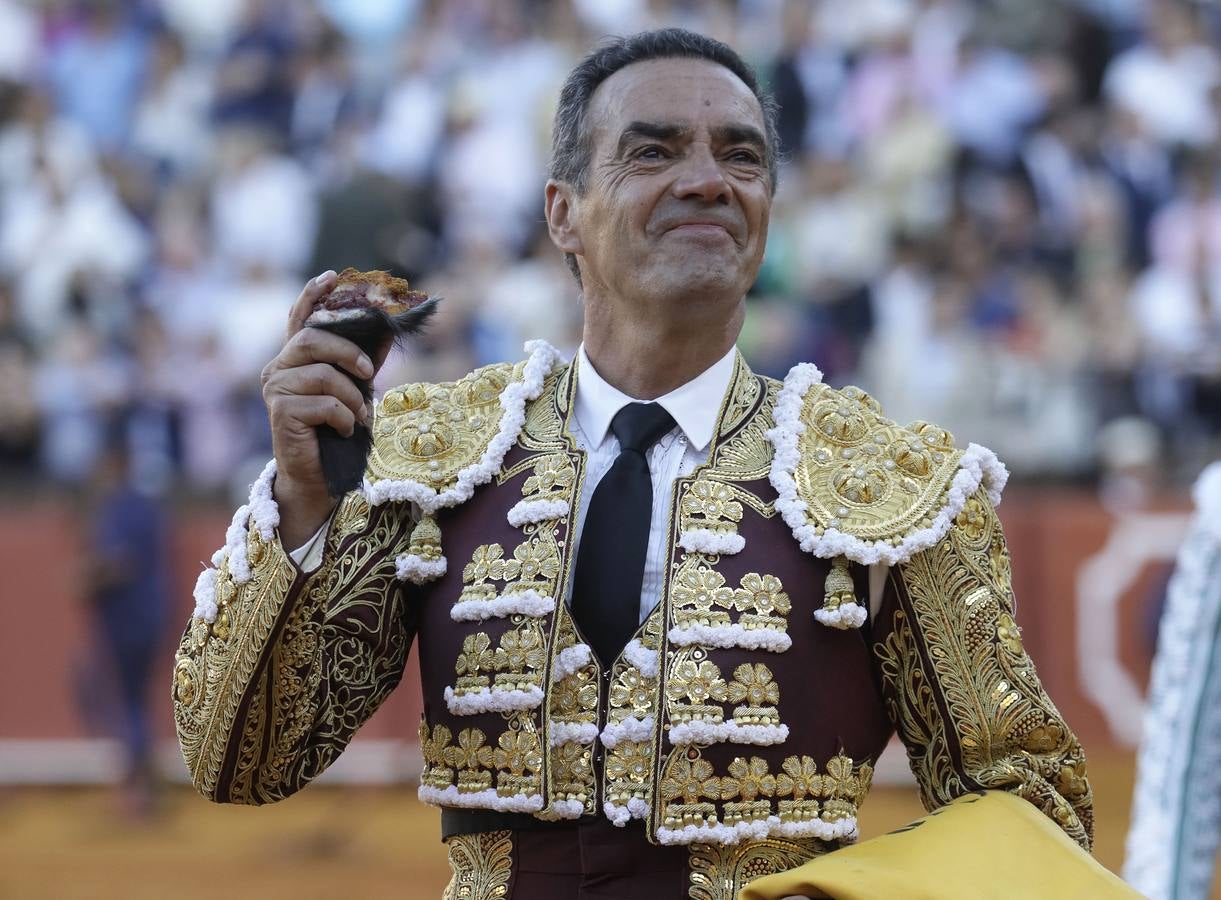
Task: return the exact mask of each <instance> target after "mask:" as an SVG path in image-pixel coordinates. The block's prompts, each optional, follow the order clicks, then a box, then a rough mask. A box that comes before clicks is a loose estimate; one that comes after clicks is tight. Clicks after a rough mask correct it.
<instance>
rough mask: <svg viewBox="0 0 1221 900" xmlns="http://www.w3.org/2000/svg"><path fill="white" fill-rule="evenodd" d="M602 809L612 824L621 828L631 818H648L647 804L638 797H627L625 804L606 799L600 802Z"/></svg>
mask: <svg viewBox="0 0 1221 900" xmlns="http://www.w3.org/2000/svg"><path fill="white" fill-rule="evenodd" d="M602 811H603V812H604V813H606V818H608V819H610V822H611V824H612V825H614V826H616V827H618V828H622V827H623V826H624V825H626V824H627V823H628V822H629V821H630V820H631V819H645V818H648V815H649V805H648V804H647V803H645V802H644V801H643V800H641V799H640V798H639V797H629V798H628V801H627V806H620V805H619V804H618V803H611V802H610V801H609V800H607V801H606V802H605V803H603V804H602Z"/></svg>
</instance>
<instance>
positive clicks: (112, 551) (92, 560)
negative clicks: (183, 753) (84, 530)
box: [83, 417, 169, 819]
mask: <svg viewBox="0 0 1221 900" xmlns="http://www.w3.org/2000/svg"><path fill="white" fill-rule="evenodd" d="M135 424H136V421H135V419H134V417H130V418H114V419H112V420H111V422H110V427H109V428H108V430H107V433H106V438H105V442H104V444H103V446H102V449H101V451H100V453H99V455H98V458H97V462H96V464H95V466H94V469H93V472H92V473H91V477H90V481H89V491H88V494H87V497H88V508H89V538H88V541H89V542H88V546H87V549H86V551H85V565H84V578H83V582H84V583H83V589H84V594H85V597H84V599H85V602H86V604H87V606H88V607H89V619H90V625H91V628H90V631H89V633H90V635H91V636H92V637H93V638H94V639H95V640H96V641H97V643H98V649H100V650H101V653H100V654H99V662H100V663H101V664H102V665H104V666H105V667H106V668H107V669H108V670H109V673H108V674H110V675H111V676H112V677H111V678H109V679H107V678H105V674H107V673H100V674H101V678H100V681H101V682H102V683H105V682H106V681H110V682H111V683H112V684H113V687H114V690H115V692H116V695H115V697H114V698H113V699H112V702H110V703H107V702H106V699H105V698H99V691H98V688H97V685H96V684H94V685H91V686H89V687H90V689H89V695H88V700H89V701H97V700H99V699H100V700H101V702H102V704H103V707H104V708H109V709H113V710H114V712H115V713H116V714H117V718H116V720H115V721H113V722H110V723H104V725H108V726H109V728H108V730H109V731H111V732H112V733H113V734H115V735H116V736H117V737H118V738H119V741H120V743H121V745H122V749H123V769H124V774H123V780H122V785H121V790H122V795H121V800H122V802H121V808H122V811H123V813H124V814H125V815H127V816H129V817H131V818H133V819H141V818H147V817H150V816H151V815H152V814H153V813H154V811H155V810H154V799H155V798H154V790H155V778H156V776H155V772H154V768H153V746H154V735H155V728H154V725H153V722H154V716H153V710H152V707H151V704H150V700H151V693H150V687H151V685H150V681H151V677H152V674H153V672H154V671H155V662H156V654H157V652H158V649H159V648H160V647H161V644H162V637H163V635H164V632H165V624H166V618H167V614H168V612H169V606H168V600H169V597H168V594H167V564H168V558H167V557H168V554H167V550H168V546H169V534H168V533H167V530H166V529H167V527H168V522H167V521H166V518H165V515H164V513H163V511H162V508H161V504H160V503H159V502H158V501H157V500H156V499H155V498H154V497H152V496H150V495H149V494H148V492H147V490H144V491H142V490H141V489H140V487H139V486H138V485H137V484H136V483H135V482H134V481H133V477H132V466H131V456H130V453H129V450H128V444H129V440H130V437H131V435H132V426H134V425H135ZM87 715H88V713H87Z"/></svg>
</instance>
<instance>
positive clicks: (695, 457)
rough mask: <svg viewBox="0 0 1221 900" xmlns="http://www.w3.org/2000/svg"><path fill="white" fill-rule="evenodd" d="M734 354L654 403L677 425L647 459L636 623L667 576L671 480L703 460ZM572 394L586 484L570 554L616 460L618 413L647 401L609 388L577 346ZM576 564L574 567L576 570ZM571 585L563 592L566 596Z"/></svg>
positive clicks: (648, 609)
mask: <svg viewBox="0 0 1221 900" xmlns="http://www.w3.org/2000/svg"><path fill="white" fill-rule="evenodd" d="M737 352H738V351H737V349H736V348H734V347H731V348H730V349H729V352H728V353H726V354H725V355H724V356H722V357H721V358H720V359H718V360H717V361H716V362H715V363H713V364H712V365H711V366H709V367H708V368H707V369H705V370H704V371H703V372H701V373H700V374H699V375H697V376H695V378H693V379H691V380H690V381H688V382H687V383H686V384H684V385H682V386H681V387H677V388H675V389H674V390H672V391H670V392H669V393H668V394H663V395H662V396H660V397H658V398H657V399H656V400H654V401H652V402H655V403H657V404H658V405H659V406H661V407H662V408H664V409H665V411H666V412H668V413H669V414H670V415H671V416H673V417H674V421H675V422H676V423H677V427H675V428H674V429H672V430H671V431H670V432H669V433H668V434H665V435H663V436H662V438H661V440H659V441H658V442H657V443H656V444H654V445H653V446H652V447H651V448H650V449H649V451H648V453H647V454H645V459H646V460H647V461H648V464H649V472H650V474H651V475H652V476H653V516H652V519H651V520H650V522H649V546H648V550H647V551H646V553H645V558H644V580H643V581H642V583H641V586H640V621H641V622H643V621H644V620H645V619H646V618H648V615H649V613H650V612H652V610H653V607H654V606H655V605H656V604H657V601H658V600H660V599H661V591H662V587H663V585H664V578H665V574H666V565H667V563H668V561H669V560H668V556H667V552H666V551H667V547H666V544H667V537H668V535H669V524H670V495H671V493H672V491H673V490H674V480H675V479H676V478H681V477H682V476H684V475H690V474H691V472H692V471H693V470H694V469H695V467H696V466H698V465H699V464H700V463H702V462H704V461H705V460H707V459H708V446H709V445H710V444H711V443H712V432H713V429H715V428H716V425H717V418H718V416H719V414H720V411H721V401H722V400H724V398H725V391H726V390H728V389H729V380H730V379H731V378H732V377H733V366H734V357H735V355H736V354H737ZM576 377H577V396H576V402H575V409H574V415H573V423H572V436H573V438H574V439H575V440H576V442H577V446H578V447H579V448H580V449H582V450H584V451H585V453H586V462H585V482H584V484H583V485H582V487H581V491H580V493H579V495H578V496H579V497H580V500H579V506H578V509H577V515H576V520H575V522H574V523H573V546H574V551H573V552H578V551H579V548H580V541H581V534H582V532H583V531H584V530H585V516H586V515H587V514H588V513H589V498H590V497H591V496H593V492H594V489H595V488H596V487H597V486H598V482H599V481H601V480H602V476H604V475H605V474H606V473H607V472H608V471H609V470H610V467H611V465H612V464H613V463H614V462H615V458H616V457H617V456H618V455H619V439H618V438H616V437H615V435H614V434H613V433H612V432H611V430H610V423H611V419H613V418H614V417H615V413H617V412H619V410H621V409H623V407H625V406H627V405H628V404H629V403H641V402H649V401H642V400H638V399H636V398H633V397H629V396H628V395H627V394H625V393H623V391H621V390H619V389H618V388H616V387H614V386H613V385H611V384H609V383H608V382H607V381H606V380H605V379H603V378H602V376H601V375H599V374H598V372H597V370H596V369H595V368H594V366H593V363H591V362H590V361H589V356H588V355H586V353H585V345H584V344H582V345H581V347H580V349H579V350H578V351H577V359H576ZM575 571H576V566H575V565H574V566H573V572H574V573H575ZM571 592H572V583H571V580H570V582H569V584H568V587H567V589H566V591H565V594H571Z"/></svg>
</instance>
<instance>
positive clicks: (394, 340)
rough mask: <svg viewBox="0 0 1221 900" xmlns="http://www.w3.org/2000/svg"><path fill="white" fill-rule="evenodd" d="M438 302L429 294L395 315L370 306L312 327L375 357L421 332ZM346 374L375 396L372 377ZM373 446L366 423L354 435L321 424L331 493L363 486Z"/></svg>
mask: <svg viewBox="0 0 1221 900" xmlns="http://www.w3.org/2000/svg"><path fill="white" fill-rule="evenodd" d="M437 303H438V300H437V298H435V297H430V298H429V299H427V300H425V301H424V302H423V303H421V304H420V305H419V306H416V307H413V308H412V309H409V310H407V311H406V312H401V313H399V314H398V315H394V316H391V315H388V314H387V313H385V312H384V311H382V310H380V309H367V310H365V311H364V312H362V313H361V314H360V315H359V316H353V317H351V318H347V319H341V320H339V321H338V322H328V323H325V324H319V325H310V326H309V327H310V328H321V329H322V330H323V331H329V332H331V333H332V334H337V335H339V336H340V337H342V338H347V339H348V340H349V341H352V342H353V343H354V344H356V346H358V347H360V349H361V351H362V352H363V353H364V354H365V355H366V356H368V357H369V358H370V359H376V358H377V357H378V356H379V355H380V354H381V352H382V351H384V350H386V349H387V345H388V344H393V345H395V346H398V347H402V346H403V345H404V344H405V342H406V340H407V338H409V337H410V336H411V335H413V334H419V333H420V332H421V331H422V330H423V328H424V326H425V324H426V323H427V322H428V320H429V319H430V318H432V315H433V313H435V312H436V311H437ZM344 374H345V375H347V376H348V377H349V378H351V379H352V383H353V384H355V385H356V387H358V388H359V389H360V394H361V396H362V397H364V398H365V401H366V402H368V401H369V400H370V399H372V397H373V383H372V381H371V380H366V379H363V378H356V377H354V376H352V375H351V374H349V373H347V372H344ZM372 448H373V434H372V432H370V431H369V429H368V427H367V426H365V425H361V424H359V423H357V425H356V428H355V429H354V430H353V432H352V436H351V437H347V438H345V437H342V436H340V434H339V432H338V431H336V430H335V429H334V428H332V427H331V426H330V425H320V426H319V427H318V453H319V455H320V457H321V459H322V472H323V474H324V475H325V476H326V486H327V490H328V491H329V492H330V494H331V496H332V497H336V498H338V497H342V496H343V495H344V494H346V493H347V492H348V491H350V490H354V489H355V488H358V487H360V485H361V483H362V481H363V479H364V474H365V466H366V464H367V463H368V459H369V451H370V450H371V449H372Z"/></svg>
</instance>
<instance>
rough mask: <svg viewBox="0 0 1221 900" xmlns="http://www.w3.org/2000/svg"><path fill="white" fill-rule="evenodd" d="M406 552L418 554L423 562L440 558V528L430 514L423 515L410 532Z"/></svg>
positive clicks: (413, 554)
mask: <svg viewBox="0 0 1221 900" xmlns="http://www.w3.org/2000/svg"><path fill="white" fill-rule="evenodd" d="M407 552H408V553H410V554H411V555H412V556H418V557H419V558H420V559H422V560H424V561H425V562H433V561H435V560H438V559H440V558H441V529H440V528H439V527H437V520H436V519H434V518H433V517H432V516H424V517H423V518H421V519H420V521H419V524H418V525H416V527H415V529H414V530H413V531H412V532H411V543H410V544H409V545H408V547H407Z"/></svg>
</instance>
